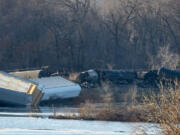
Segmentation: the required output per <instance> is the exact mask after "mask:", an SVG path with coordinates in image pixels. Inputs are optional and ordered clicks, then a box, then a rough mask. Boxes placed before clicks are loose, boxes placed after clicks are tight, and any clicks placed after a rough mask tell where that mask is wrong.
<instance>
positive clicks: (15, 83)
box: [0, 71, 43, 106]
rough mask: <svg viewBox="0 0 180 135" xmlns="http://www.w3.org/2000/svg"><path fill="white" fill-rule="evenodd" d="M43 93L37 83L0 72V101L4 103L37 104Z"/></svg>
mask: <svg viewBox="0 0 180 135" xmlns="http://www.w3.org/2000/svg"><path fill="white" fill-rule="evenodd" d="M42 97H43V93H42V92H41V91H40V90H39V89H38V84H37V83H35V82H33V81H30V80H27V79H23V78H20V77H17V76H14V75H11V74H8V73H5V72H2V71H1V72H0V101H1V102H2V103H6V104H13V105H23V106H27V105H30V106H38V104H39V103H40V101H41V98H42Z"/></svg>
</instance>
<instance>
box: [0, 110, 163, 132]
mask: <svg viewBox="0 0 180 135" xmlns="http://www.w3.org/2000/svg"><path fill="white" fill-rule="evenodd" d="M2 110H3V111H2ZM43 110H45V111H44V112H43V111H41V112H38V113H35V112H33V113H32V112H28V111H26V112H24V111H22V110H18V111H17V110H16V112H15V111H14V110H13V111H10V110H9V109H7V108H6V109H2V108H0V135H155V134H158V135H159V131H160V130H159V128H158V125H155V124H149V123H125V122H105V121H83V120H54V119H48V115H52V114H53V112H52V111H48V109H47V108H44V109H43ZM50 110H51V109H50ZM57 110H58V109H57ZM64 110H66V111H67V110H68V109H67V108H66V109H65V108H61V109H59V111H58V113H60V114H63V113H64V114H65V113H66V112H64ZM75 110H76V109H75V108H70V109H69V110H68V113H70V111H71V112H72V111H75ZM32 116H40V117H32ZM145 132H146V134H145Z"/></svg>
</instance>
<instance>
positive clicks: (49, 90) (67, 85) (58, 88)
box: [32, 76, 81, 101]
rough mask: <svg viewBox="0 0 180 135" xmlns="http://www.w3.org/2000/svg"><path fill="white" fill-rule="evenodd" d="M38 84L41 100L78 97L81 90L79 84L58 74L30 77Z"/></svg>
mask: <svg viewBox="0 0 180 135" xmlns="http://www.w3.org/2000/svg"><path fill="white" fill-rule="evenodd" d="M32 81H33V82H35V83H37V84H38V88H39V89H41V90H42V92H43V93H44V96H43V98H42V101H47V100H55V99H67V98H75V97H78V96H79V94H80V92H81V87H80V86H79V84H76V83H73V82H71V81H69V80H66V79H65V78H62V77H60V76H54V77H45V78H37V79H32Z"/></svg>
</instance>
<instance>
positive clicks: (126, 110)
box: [49, 103, 155, 122]
mask: <svg viewBox="0 0 180 135" xmlns="http://www.w3.org/2000/svg"><path fill="white" fill-rule="evenodd" d="M152 111H154V110H153V107H152V106H151V105H143V104H141V105H140V104H139V105H126V104H110V103H107V104H98V105H97V104H91V103H86V104H84V105H82V106H81V107H80V108H79V109H78V115H73V114H72V115H70V114H65V115H57V114H56V113H54V115H51V116H49V118H50V119H70V120H92V121H94V120H98V121H120V122H155V121H153V119H151V118H150V115H149V114H150V112H152Z"/></svg>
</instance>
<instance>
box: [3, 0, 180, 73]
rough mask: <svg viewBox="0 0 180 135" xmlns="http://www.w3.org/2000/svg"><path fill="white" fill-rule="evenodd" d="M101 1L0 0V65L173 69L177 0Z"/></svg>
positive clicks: (179, 27) (178, 29) (178, 42)
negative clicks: (103, 2)
mask: <svg viewBox="0 0 180 135" xmlns="http://www.w3.org/2000/svg"><path fill="white" fill-rule="evenodd" d="M103 5H104V4H101V3H99V2H96V1H93V0H0V18H1V19H0V69H1V70H10V69H23V68H39V67H42V66H51V67H54V68H56V69H59V70H60V71H81V70H86V69H90V68H102V69H103V68H113V69H120V68H121V69H152V68H158V67H159V66H160V67H161V66H171V65H173V68H177V67H178V65H179V57H178V55H179V54H180V1H179V0H170V1H168V0H167V1H164V0H147V1H145V0H117V2H116V4H115V5H114V6H112V5H111V7H112V8H107V7H108V6H106V7H103ZM164 61H165V62H164ZM159 63H160V64H159ZM158 64H159V65H158ZM156 65H158V66H156ZM168 68H169V67H168Z"/></svg>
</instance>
